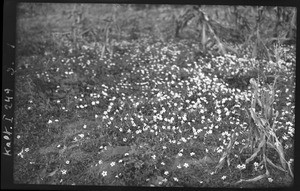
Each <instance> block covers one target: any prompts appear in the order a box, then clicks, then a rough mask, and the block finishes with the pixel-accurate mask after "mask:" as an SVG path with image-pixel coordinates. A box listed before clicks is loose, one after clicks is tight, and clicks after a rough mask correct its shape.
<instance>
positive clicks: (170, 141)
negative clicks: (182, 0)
mask: <svg viewBox="0 0 300 191" xmlns="http://www.w3.org/2000/svg"><path fill="white" fill-rule="evenodd" d="M84 8H86V7H81V8H78V7H77V8H76V7H75V8H74V9H73V12H72V11H71V13H67V11H65V12H64V13H65V14H66V15H68V14H70V15H71V17H72V16H73V17H75V16H76V15H80V13H84V14H87V12H88V11H86V10H85V9H84ZM123 8H124V7H123ZM140 8H141V7H140ZM140 8H136V9H135V11H131V13H127V14H128V15H125V16H127V18H129V17H132V18H136V17H137V15H143V14H144V16H143V17H142V19H141V21H144V25H143V28H142V27H141V26H140V25H138V26H135V25H132V24H133V23H128V25H127V26H128V28H126V26H124V28H123V29H124V30H123V31H122V32H123V33H125V34H121V35H120V40H116V39H117V36H118V34H117V32H116V31H118V25H117V23H118V22H121V21H122V19H120V20H115V21H112V22H111V23H110V24H107V25H105V26H107V27H104V32H103V33H101V29H100V28H97V27H92V28H89V30H88V33H85V35H87V36H84V35H83V36H80V35H79V34H81V33H82V31H84V30H83V29H82V28H80V30H81V32H80V30H79V31H78V30H73V31H71V33H70V35H71V36H70V37H67V40H66V41H67V42H66V43H65V44H64V43H61V42H60V41H58V40H57V39H54V38H53V37H50V36H47V33H44V32H42V33H41V35H38V34H36V36H32V35H31V33H34V32H37V30H35V29H33V28H30V27H29V28H30V29H28V28H26V29H25V28H23V29H22V27H21V28H20V31H22V30H25V31H27V33H23V34H22V33H20V37H19V46H18V55H19V56H18V61H17V62H18V70H17V73H16V92H17V93H16V108H17V109H16V125H15V134H16V138H15V148H16V153H17V156H16V158H15V174H14V177H15V181H16V182H17V183H34V184H36V183H37V184H68V185H71V184H93V185H104V184H108V185H138V186H153V185H154V186H205V187H215V186H236V185H235V183H236V182H237V181H239V180H241V179H247V178H253V177H257V176H259V175H261V174H263V173H264V172H265V170H264V169H263V168H265V167H266V166H264V165H263V164H260V162H261V161H262V158H260V157H256V158H255V160H251V161H250V162H246V161H249V160H247V159H248V158H249V157H250V156H251V155H252V154H253V153H251V151H250V149H249V148H245V149H244V152H242V153H240V151H241V149H242V148H243V147H244V146H245V145H246V144H247V142H248V140H247V139H248V137H249V135H251V131H250V129H251V128H250V126H251V125H252V126H253V123H252V121H251V117H250V116H249V113H248V115H247V111H248V110H249V108H254V107H258V108H257V110H256V111H257V112H258V111H259V106H253V105H251V100H252V96H253V95H254V94H255V93H254V90H253V89H252V88H251V86H250V79H256V81H257V83H258V84H259V86H258V89H260V90H259V91H261V90H262V89H263V88H264V87H267V85H268V84H272V83H273V82H274V79H275V77H278V78H277V81H276V83H275V86H274V88H275V92H274V104H273V105H272V106H271V107H272V108H273V109H274V111H278V112H279V113H278V116H277V118H276V120H275V119H274V121H273V123H274V124H276V125H275V128H274V132H275V133H276V137H278V140H279V141H280V142H281V144H282V146H283V152H284V157H285V159H286V160H287V161H288V163H289V164H290V165H293V162H292V161H293V157H294V156H293V135H294V120H295V117H294V113H293V110H294V101H295V100H294V99H295V98H294V89H295V63H296V61H295V58H296V56H295V47H294V45H279V46H276V47H275V46H273V45H272V46H271V45H270V46H269V47H268V49H269V50H272V51H273V52H277V53H276V54H275V53H274V54H273V56H274V57H272V59H270V60H268V57H267V56H266V55H265V57H264V58H265V59H260V60H259V59H255V58H252V57H253V54H254V53H253V52H254V51H253V49H256V48H258V47H259V46H254V48H253V46H251V45H250V44H248V45H247V46H248V47H250V48H252V49H250V50H249V51H247V49H246V48H244V47H242V46H236V47H237V50H238V52H243V53H242V54H240V55H235V54H233V53H232V52H227V51H226V52H225V54H224V52H222V51H220V47H222V44H220V42H218V38H219V37H217V35H220V34H215V33H210V32H209V30H208V31H206V30H204V29H202V37H200V39H202V42H205V43H206V42H211V39H215V40H216V41H217V42H216V43H215V44H216V46H218V47H217V49H216V51H214V50H213V49H211V50H209V51H207V50H208V47H210V46H208V47H206V48H204V47H203V46H202V47H201V46H200V45H199V42H197V41H196V40H193V39H189V40H186V39H180V38H175V39H172V38H171V39H169V40H166V39H165V37H162V39H161V40H158V39H160V37H161V31H160V35H157V34H154V35H151V32H147V30H148V29H147V26H148V25H149V26H151V22H153V21H151V19H153V18H155V16H153V18H149V17H148V18H147V16H146V14H149V15H155V14H154V13H155V12H159V11H162V12H163V11H166V12H167V13H168V14H170V11H171V10H172V9H169V8H168V6H166V7H165V8H164V9H163V8H156V9H148V10H147V11H145V10H142V11H140V10H139V9H140ZM86 9H87V8H86ZM177 9H178V10H177ZM188 9H189V7H187V10H188ZM245 9H246V8H245ZM59 10H60V9H58V10H57V11H58V12H59ZM89 10H90V11H91V10H92V8H90V9H89ZM132 10H133V9H132ZM174 10H176V11H179V10H180V8H178V7H177V8H176V9H175V8H174ZM207 10H208V11H209V10H210V9H207ZM220 10H222V9H220ZM76 11H79V12H78V13H76ZM80 11H81V12H80ZM143 12H144V13H143ZM225 12H226V11H225ZM107 14H108V13H107ZM74 15H75V16H74ZM103 15H105V13H103ZM162 15H163V14H162ZM160 16H161V15H160ZM23 17H24V18H25V16H23ZM28 17H29V16H28ZM42 17H45V18H46V20H47V19H49V18H50V17H54V16H53V15H47V14H45V15H44V16H41V18H42ZM24 18H22V19H24ZM62 18H64V17H62ZM86 18H88V16H87V15H86ZM168 18H169V17H168ZM213 18H214V17H213ZM177 19H179V18H177ZM82 20H83V19H82ZM91 20H92V19H91ZM133 20H134V19H133ZM167 20H168V19H167ZM183 21H187V20H184V19H183ZM190 22H195V21H194V20H191V21H190ZM205 22H207V24H205V25H204V24H202V25H201V26H202V27H203V28H206V27H208V28H209V27H210V26H213V22H212V21H210V20H206V21H205ZM26 23H27V22H26V21H25V22H24V20H23V23H22V24H23V25H22V24H20V25H21V26H25V25H26ZM107 23H108V22H107ZM149 23H150V24H149ZM39 24H40V25H43V24H44V25H46V24H45V23H41V22H40V23H39ZM62 24H63V23H61V25H62ZM119 24H120V23H119ZM31 25H35V24H31ZM48 26H50V24H48ZM51 26H52V25H51ZM76 26H77V25H76ZM100 26H102V25H100ZM108 26H109V27H108ZM119 26H120V25H119ZM129 26H133V27H137V28H139V29H140V33H139V34H137V33H134V32H133V31H136V30H132V29H130V27H129ZM182 26H183V25H182ZM191 26H192V25H191ZM204 26H205V27H204ZM191 28H192V27H191ZM40 30H41V31H43V28H42V27H40ZM105 30H106V32H105ZM149 30H152V29H149ZM184 30H186V28H185V27H182V31H184ZM20 31H19V32H20ZM107 31H111V32H110V33H108V32H107ZM97 32H99V34H104V35H103V36H105V38H104V39H102V40H105V42H103V41H100V40H99V42H97V41H96V42H94V43H93V44H91V41H90V40H89V39H88V38H87V37H90V38H93V36H94V37H95V34H96V33H97ZM128 34H129V35H128ZM28 35H29V36H30V35H31V37H32V38H27V36H28ZM126 35H128V36H129V37H128V36H126ZM156 35H157V36H156ZM214 35H215V36H214ZM103 36H102V37H103ZM159 36H160V37H159ZM204 36H210V37H208V38H207V39H204ZM61 37H63V35H61ZM115 37H116V38H115ZM64 38H65V37H64ZM68 38H70V39H68ZM74 38H76V40H74ZM97 38H98V37H95V39H97ZM99 39H100V38H99ZM112 39H115V40H112ZM121 39H122V40H121ZM39 42H43V43H42V44H43V45H41V44H39ZM48 42H49V43H48ZM223 43H224V42H223ZM27 44H32V46H30V47H32V48H30V49H25V48H24V47H26V46H27ZM50 44H51V45H50ZM43 46H44V47H45V48H44V49H42V48H43ZM211 48H212V47H211ZM25 50H26V51H25ZM233 52H235V51H233ZM270 52H271V51H270ZM241 55H243V56H241ZM260 107H262V106H260ZM258 114H259V113H258ZM252 126H251V127H252ZM256 146H257V145H256ZM229 151H230V152H229ZM224 153H225V154H226V163H227V165H225V164H224V163H219V161H220V159H221V158H222V157H223V156H225V155H224ZM264 154H266V155H267V156H268V157H269V159H270V160H271V161H272V162H273V163H274V164H276V165H277V166H278V165H279V166H280V164H282V163H280V161H281V159H280V158H279V157H276V156H277V155H276V152H275V153H274V152H273V151H272V150H269V149H267V150H266V152H264ZM220 162H222V160H221V161H220ZM246 163H247V164H246ZM218 164H219V165H218ZM216 167H217V168H216ZM221 167H222V168H221ZM268 169H269V171H268V172H269V174H268V176H267V178H269V179H267V180H269V182H272V183H269V182H268V181H265V179H262V180H260V181H261V182H259V183H260V184H264V185H265V186H272V185H275V186H276V185H282V184H286V185H288V184H290V183H291V180H292V179H291V178H290V177H289V174H288V170H287V173H284V172H282V171H280V170H278V169H276V168H274V166H273V167H269V166H268ZM217 170H218V171H217ZM284 174H285V175H286V176H282V175H284ZM255 184H256V182H254V181H251V182H250V184H249V186H255ZM238 186H241V185H238ZM242 186H248V185H247V183H243V185H242Z"/></svg>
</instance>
